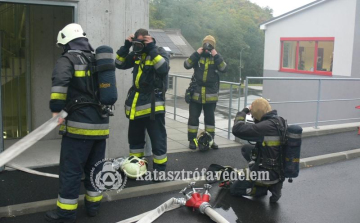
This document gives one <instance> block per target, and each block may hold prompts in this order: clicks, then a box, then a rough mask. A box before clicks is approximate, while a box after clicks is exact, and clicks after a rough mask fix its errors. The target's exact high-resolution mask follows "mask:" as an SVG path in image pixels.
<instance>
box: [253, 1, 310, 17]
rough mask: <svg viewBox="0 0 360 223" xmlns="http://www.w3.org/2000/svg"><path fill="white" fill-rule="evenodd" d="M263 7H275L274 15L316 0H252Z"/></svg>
mask: <svg viewBox="0 0 360 223" xmlns="http://www.w3.org/2000/svg"><path fill="white" fill-rule="evenodd" d="M250 1H251V2H253V3H256V4H258V5H259V6H261V7H266V6H269V7H270V8H272V9H273V11H274V13H273V16H274V17H276V16H279V15H282V14H284V13H286V12H289V11H291V10H293V9H296V8H299V7H301V6H303V5H306V4H308V3H310V2H313V1H315V0H250Z"/></svg>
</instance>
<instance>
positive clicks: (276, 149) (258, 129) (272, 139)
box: [232, 108, 283, 181]
mask: <svg viewBox="0 0 360 223" xmlns="http://www.w3.org/2000/svg"><path fill="white" fill-rule="evenodd" d="M248 112H249V109H248V108H244V109H243V110H242V111H241V112H238V114H237V115H236V118H235V124H234V126H233V129H232V133H233V135H235V136H236V137H238V138H241V139H244V140H249V141H253V142H256V145H255V147H256V148H258V149H259V150H260V154H261V159H260V160H261V162H260V168H261V169H262V170H264V169H265V170H268V171H269V175H270V180H271V181H274V180H278V179H279V178H280V176H279V171H280V169H281V168H283V167H281V166H280V164H281V162H280V157H281V156H280V155H281V154H280V153H281V152H282V151H281V148H282V147H281V138H280V136H279V132H278V130H277V128H276V125H275V124H274V123H273V122H272V121H270V119H272V118H274V117H275V116H277V111H276V110H273V111H270V112H268V113H266V114H265V115H264V116H263V117H262V118H261V120H260V122H256V123H255V124H249V123H246V124H245V118H246V114H247V113H248Z"/></svg>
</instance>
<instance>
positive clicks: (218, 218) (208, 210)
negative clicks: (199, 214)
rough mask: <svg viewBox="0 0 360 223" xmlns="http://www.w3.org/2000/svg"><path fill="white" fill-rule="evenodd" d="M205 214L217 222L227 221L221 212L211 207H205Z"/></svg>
mask: <svg viewBox="0 0 360 223" xmlns="http://www.w3.org/2000/svg"><path fill="white" fill-rule="evenodd" d="M205 214H206V215H207V216H209V217H210V218H211V220H213V221H215V222H217V223H229V221H228V220H226V219H225V218H224V217H223V216H221V214H219V213H217V212H216V211H215V210H214V209H212V208H211V207H207V208H206V209H205Z"/></svg>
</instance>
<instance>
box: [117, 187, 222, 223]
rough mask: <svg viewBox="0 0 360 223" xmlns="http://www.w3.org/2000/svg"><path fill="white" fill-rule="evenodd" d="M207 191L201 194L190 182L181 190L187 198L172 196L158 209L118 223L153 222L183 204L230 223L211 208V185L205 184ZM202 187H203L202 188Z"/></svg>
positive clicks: (213, 218) (220, 221) (217, 219)
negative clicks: (188, 190) (187, 191)
mask: <svg viewBox="0 0 360 223" xmlns="http://www.w3.org/2000/svg"><path fill="white" fill-rule="evenodd" d="M188 188H191V190H192V191H190V192H189V193H186V190H187V189H188ZM204 188H205V192H204V193H202V194H200V193H199V192H198V191H197V188H195V182H191V183H189V185H188V186H187V187H185V188H184V189H183V190H181V191H180V193H182V194H183V195H184V196H185V197H186V198H185V199H184V198H171V199H169V200H168V201H166V202H165V203H163V204H162V205H160V206H159V207H157V208H156V209H154V210H152V211H149V212H146V213H143V214H141V215H138V216H135V217H132V218H129V219H126V220H123V221H120V222H117V223H131V222H137V223H151V222H153V221H155V220H156V219H157V218H159V217H160V216H161V215H162V214H163V213H165V212H167V211H170V210H174V209H176V208H179V207H181V206H187V207H190V208H192V209H193V210H199V211H200V213H202V214H206V215H207V216H209V217H210V218H211V219H212V220H213V221H214V222H218V223H229V221H227V220H226V219H225V218H224V217H223V216H221V215H220V214H219V213H218V212H216V211H215V210H214V209H212V208H211V205H210V204H209V201H210V198H211V195H210V193H209V189H210V188H211V185H209V184H205V185H204ZM201 189H202V188H201Z"/></svg>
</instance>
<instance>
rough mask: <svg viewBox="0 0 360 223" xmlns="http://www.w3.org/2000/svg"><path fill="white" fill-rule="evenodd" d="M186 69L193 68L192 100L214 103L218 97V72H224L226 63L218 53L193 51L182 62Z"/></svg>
mask: <svg viewBox="0 0 360 223" xmlns="http://www.w3.org/2000/svg"><path fill="white" fill-rule="evenodd" d="M184 67H185V68H186V69H191V68H194V74H193V77H192V81H193V83H194V94H193V95H192V98H191V99H192V101H194V102H197V103H201V104H206V103H216V102H217V101H218V98H219V83H220V77H219V74H218V72H222V73H225V72H226V70H227V64H226V63H225V61H224V60H223V58H222V56H221V55H220V54H216V55H215V56H214V57H213V56H212V55H211V54H209V53H202V54H199V53H198V52H194V53H193V54H192V55H191V56H190V57H189V58H187V59H186V60H185V62H184Z"/></svg>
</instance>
